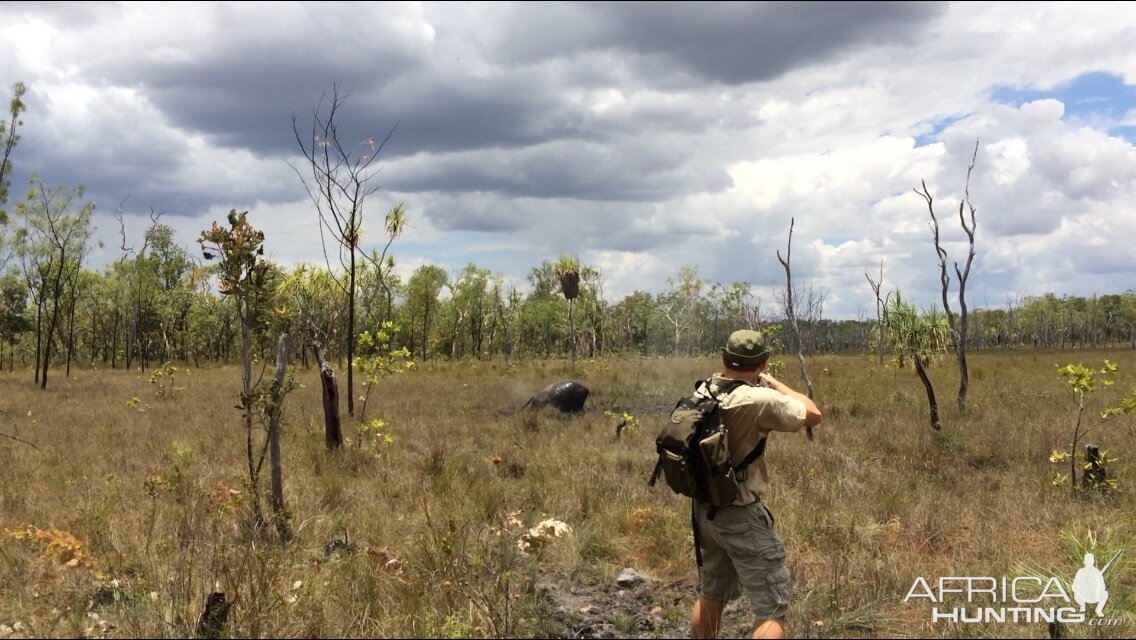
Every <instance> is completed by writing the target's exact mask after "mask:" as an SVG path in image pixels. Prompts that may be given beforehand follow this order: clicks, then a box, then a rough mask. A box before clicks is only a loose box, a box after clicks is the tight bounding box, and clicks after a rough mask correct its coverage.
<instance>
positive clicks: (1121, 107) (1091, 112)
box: [990, 71, 1136, 142]
mask: <svg viewBox="0 0 1136 640" xmlns="http://www.w3.org/2000/svg"><path fill="white" fill-rule="evenodd" d="M1045 98H1053V99H1055V100H1059V101H1060V102H1061V103H1062V104H1064V105H1065V116H1064V119H1065V120H1066V121H1075V122H1085V123H1087V124H1090V125H1093V126H1095V127H1097V128H1099V129H1102V130H1103V131H1105V132H1107V133H1108V134H1109V135H1114V136H1121V137H1124V138H1125V139H1127V140H1129V141H1132V142H1136V127H1132V126H1124V125H1121V124H1120V121H1121V120H1122V119H1123V118H1124V114H1126V113H1128V112H1129V111H1131V110H1133V109H1136V86H1133V85H1128V84H1124V80H1123V79H1121V77H1120V76H1118V75H1115V74H1112V73H1105V72H1101V71H1094V72H1091V73H1084V74H1081V75H1079V76H1077V77H1076V78H1074V79H1072V80H1070V81H1068V82H1065V83H1063V84H1059V85H1057V86H1055V87H1053V88H1052V89H1046V90H1036V89H1019V88H1017V87H1010V86H999V87H995V88H994V90H993V91H992V92H991V94H990V99H991V100H993V101H995V102H998V103H1001V104H1007V105H1011V106H1014V107H1020V106H1021V105H1023V104H1025V103H1027V102H1033V101H1034V100H1042V99H1045Z"/></svg>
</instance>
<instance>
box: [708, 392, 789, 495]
mask: <svg viewBox="0 0 1136 640" xmlns="http://www.w3.org/2000/svg"><path fill="white" fill-rule="evenodd" d="M728 382H730V379H729V378H725V377H723V376H722V375H721V374H718V373H715V374H714V376H713V377H712V378H711V380H710V386H711V388H712V389H713V390H714V392H715V393H717V392H718V391H719V388H721V387H724V386H725V385H726V384H727V383H728ZM719 406H721V407H722V410H723V412H722V419H723V421H724V422H725V423H726V429H727V430H728V431H729V434H730V439H729V444H730V458H731V459H733V462H734V465H735V466H736V465H738V464H739V463H741V461H742V460H743V459H744V458H745V457H746V455H747V454H748V453H749V452H750V451H752V450H753V448H754V447H755V446H757V443H758V442H759V441H760V440H761V439H762V438H763V437H765V436H768V435H769V434H770V433H772V432H774V431H785V432H788V433H794V432H797V431H800V430H801V428H802V427H804V426H805V414H806V408H805V403H803V402H801V401H800V400H798V399H796V398H794V397H792V396H789V395H785V394H783V393H781V392H780V391H777V390H776V389H770V388H768V387H755V386H752V385H749V384H745V385H742V386H740V387H737V388H736V389H734V390H733V391H731V392H730V394H729V395H728V396H725V397H723V398H722V399H721V404H720V405H719ZM766 444H768V443H766ZM742 474H743V475H744V476H745V480H744V481H743V482H740V483H739V484H740V485H741V487H740V488H741V490H740V491H739V492H738V497H737V498H736V499H735V500H734V504H737V505H747V504H749V503H751V502H753V501H754V500H760V499H761V495H762V493H764V492H765V490H766V489H767V488H768V487H769V472H768V471H767V470H766V468H765V456H764V455H762V456H761V457H760V458H758V459H757V460H755V461H754V462H753V463H752V464H750V465H749V467H748V468H746V469H745V470H743V472H742Z"/></svg>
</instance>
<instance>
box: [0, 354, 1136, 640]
mask: <svg viewBox="0 0 1136 640" xmlns="http://www.w3.org/2000/svg"><path fill="white" fill-rule="evenodd" d="M1106 357H1107V358H1109V359H1111V360H1113V361H1115V362H1117V363H1118V364H1119V366H1120V373H1119V376H1118V380H1119V381H1120V382H1121V388H1120V389H1107V390H1103V391H1102V392H1101V393H1100V395H1099V397H1098V398H1094V399H1093V400H1094V401H1100V402H1107V401H1108V400H1109V399H1112V398H1116V397H1119V395H1118V394H1120V393H1122V392H1123V391H1124V390H1126V389H1130V388H1131V387H1132V386H1133V385H1134V384H1136V353H1134V352H1132V351H1116V352H1048V353H1037V352H1010V353H976V354H972V355H971V356H970V369H971V389H970V396H969V398H970V410H969V411H968V413H966V414H965V415H959V414H957V413H956V412H955V410H954V408H953V407H954V402H953V395H954V393H955V390H956V389H957V372H956V370H955V369H954V367H953V365H952V363H951V362H950V361H946V360H945V361H944V362H942V363H940V364H939V365H937V366H935V367H933V368H932V369H931V370H930V374H931V376H932V379H933V381H934V382H935V388H936V391H937V393H938V394H939V404H940V406H941V407H949V408H948V409H946V410H945V411H944V414H943V416H942V417H943V423H944V427H943V430H942V431H941V432H933V431H932V430H931V429H930V428H929V419H928V415H927V403H926V398H925V396H924V393H923V388H922V385H921V384H920V382H919V380H918V378H917V377H916V375H915V373H914V372H913V371H911V370H909V369H881V368H879V367H877V366H876V365H875V363H874V361H873V360H872V358H870V357H859V356H851V355H849V356H816V357H813V358H810V359H809V362H808V365H809V370H810V373H811V375H812V377H813V381H814V385H815V387H816V399H817V401H818V404H819V405H820V406H821V409H822V411H823V412H824V413H825V421H824V422H823V424H822V425H821V426H820V427H818V428H817V429H816V432H817V437H816V440H815V441H814V442H811V443H810V442H808V441H807V440H806V438H805V437H804V434H803V433H802V434H776V435H774V436H773V437H772V438H771V441H770V445H769V448H768V450H767V454H766V455H767V457H768V465H769V468H770V471H771V474H772V475H773V488H772V490H771V493H770V495H768V496H767V502H768V503H769V505H770V507H771V509H772V511H773V513H774V514H775V516H776V518H777V527H778V530H779V532H780V533H781V535H782V537H783V538H784V539H785V542H786V545H787V548H788V552H789V557H788V560H787V562H788V564H789V567H790V570H791V571H792V572H793V575H794V583H795V601H794V606H793V609H792V613H791V615H790V618H789V621H788V626H789V628H788V631H789V633H790V634H792V635H795V636H812V637H848V636H860V637H960V636H973V637H1019V636H1042V635H1045V634H1046V629H1045V625H1044V624H1036V623H1034V624H1017V625H1015V624H1009V623H1006V624H984V625H981V624H980V625H966V624H952V623H946V622H938V623H932V622H931V621H930V615H929V608H930V607H929V605H928V604H927V603H926V602H925V601H924V602H919V601H912V602H908V603H904V602H903V598H904V596H905V595H906V594H907V593H908V590H909V589H910V588H911V586H912V583H913V581H914V580H915V579H916V578H917V577H924V578H925V579H927V580H928V581H931V582H933V581H935V580H937V579H938V577H940V576H1004V575H1005V576H1010V577H1013V576H1015V575H1024V573H1023V572H1029V571H1033V572H1040V574H1042V575H1054V576H1058V577H1062V578H1064V579H1065V580H1071V578H1072V576H1073V574H1074V573H1075V571H1076V569H1077V568H1079V567H1080V565H1081V555H1083V552H1084V550H1086V549H1089V548H1093V549H1097V550H1106V551H1111V550H1116V549H1125V551H1124V552H1123V553H1122V554H1121V556H1120V558H1119V559H1118V561H1117V563H1116V565H1114V568H1112V569H1110V570H1109V574H1108V584H1109V590H1110V602H1109V612H1110V615H1123V616H1125V621H1124V624H1123V625H1122V626H1119V627H1107V628H1105V627H1097V628H1090V627H1089V626H1088V625H1069V626H1068V627H1067V628H1066V629H1065V630H1064V633H1065V634H1066V635H1068V636H1074V637H1075V636H1083V637H1084V636H1087V637H1126V636H1130V635H1132V632H1133V630H1134V627H1133V626H1132V620H1133V617H1132V614H1133V612H1136V531H1134V526H1136V520H1134V518H1133V515H1132V514H1133V513H1134V510H1133V506H1134V499H1133V497H1132V495H1133V492H1134V491H1136V467H1133V466H1131V465H1132V462H1131V461H1132V460H1134V459H1136V458H1134V454H1136V450H1134V442H1133V433H1134V431H1136V426H1134V422H1136V420H1134V419H1133V418H1132V417H1124V418H1120V419H1117V420H1116V421H1114V422H1113V423H1110V424H1109V425H1108V426H1107V427H1106V428H1104V429H1102V430H1100V431H1099V432H1097V433H1095V434H1094V435H1093V438H1092V439H1093V440H1094V441H1095V442H1097V443H1099V444H1101V445H1102V446H1103V447H1104V448H1106V449H1107V450H1108V451H1109V453H1110V455H1111V456H1112V457H1115V458H1117V459H1118V462H1116V463H1113V465H1112V467H1111V468H1110V470H1109V472H1110V474H1112V476H1113V477H1116V478H1118V479H1119V480H1120V490H1119V491H1116V492H1112V493H1110V494H1108V495H1097V494H1095V493H1094V494H1088V495H1083V496H1079V497H1078V498H1076V499H1074V498H1072V497H1070V495H1069V491H1068V489H1067V488H1066V489H1062V488H1058V487H1055V486H1053V485H1052V484H1051V480H1052V478H1053V476H1054V474H1055V473H1056V472H1058V471H1061V469H1058V468H1057V466H1058V465H1054V464H1052V463H1050V462H1049V454H1050V452H1051V451H1052V450H1054V449H1060V448H1062V447H1065V446H1067V443H1068V441H1069V435H1070V433H1071V430H1072V424H1073V422H1072V421H1073V419H1074V416H1075V407H1074V405H1073V401H1072V397H1071V395H1070V393H1069V391H1068V389H1067V387H1066V386H1065V385H1064V383H1063V381H1062V380H1061V379H1060V378H1059V377H1058V376H1057V374H1056V368H1055V366H1054V365H1056V364H1065V363H1067V362H1075V361H1082V362H1084V363H1085V364H1096V363H1099V362H1101V361H1103V359H1104V358H1106ZM715 368H716V362H715V361H713V360H710V359H683V360H664V359H633V358H629V359H625V360H598V361H580V362H578V363H577V365H576V367H575V368H573V366H572V365H571V363H569V362H564V361H546V362H525V363H520V364H514V365H513V366H511V367H508V368H507V367H505V366H504V365H503V364H502V363H500V362H474V361H471V362H455V363H425V364H422V365H420V367H419V368H418V369H417V370H415V371H412V372H408V373H405V374H402V375H398V376H393V377H389V378H385V379H383V380H382V381H381V382H380V388H379V389H377V390H376V391H375V393H376V394H377V396H378V401H377V403H376V402H375V401H374V400H372V404H371V407H369V408H368V411H369V412H370V413H371V414H372V416H378V417H381V418H382V419H383V420H384V421H385V422H386V426H385V427H384V431H383V433H384V435H387V436H389V441H387V440H383V439H381V438H377V437H375V435H374V434H373V433H372V434H368V436H367V438H366V439H365V440H364V442H363V446H356V439H355V438H354V437H353V434H352V433H351V432H350V431H349V432H348V433H349V434H350V435H351V437H347V438H345V440H346V441H347V442H348V444H346V445H345V447H344V449H343V450H341V451H339V452H336V453H330V452H328V451H326V449H325V448H324V438H323V433H322V429H323V417H322V413H321V411H322V409H321V406H322V405H321V401H320V395H319V394H320V385H319V378H318V371H317V370H315V369H309V370H304V369H302V368H301V369H295V370H292V373H293V375H294V376H295V379H296V381H297V382H298V383H299V385H300V386H299V387H298V388H297V389H296V390H295V391H293V392H292V393H291V394H290V395H289V396H288V397H287V399H286V401H285V427H284V428H285V431H284V435H283V446H282V449H283V458H284V497H285V501H286V503H287V506H288V509H289V510H290V512H291V514H292V516H293V523H292V524H293V528H294V531H295V538H294V540H293V541H292V542H291V543H290V544H289V545H287V546H281V545H279V544H278V543H276V542H275V541H274V540H272V539H271V538H265V537H261V536H258V535H257V534H256V532H255V531H253V530H251V529H250V528H249V526H248V523H249V522H250V517H249V506H248V505H249V500H248V497H249V491H250V487H249V486H248V485H247V470H246V463H245V449H244V441H245V435H244V433H243V432H242V426H241V424H242V422H241V420H240V416H239V412H238V410H237V409H235V408H234V407H235V405H236V404H237V403H238V394H239V388H240V373H239V370H238V369H237V368H235V367H221V368H213V369H193V370H186V369H182V368H178V369H177V370H176V371H175V372H174V376H175V380H176V385H174V386H175V387H177V388H178V390H177V391H176V392H174V393H172V394H169V393H167V394H166V397H161V396H160V394H158V393H157V391H158V389H156V388H155V385H153V384H151V383H150V379H149V375H148V374H140V373H138V372H125V371H113V370H97V371H95V370H80V371H75V370H73V372H72V375H71V377H70V378H67V379H65V378H62V377H56V378H55V379H54V380H53V383H52V385H51V386H50V387H49V389H47V390H46V391H42V390H40V389H39V388H38V387H36V386H35V385H34V384H33V382H32V380H31V375H30V372H19V371H18V372H16V373H14V374H13V373H3V374H0V410H3V412H4V414H3V415H0V432H2V433H6V434H9V435H13V436H17V437H18V438H20V439H21V440H23V441H26V442H20V441H17V440H12V439H8V438H0V527H2V530H0V571H2V572H3V574H4V575H5V576H7V577H8V579H7V580H3V581H0V625H5V626H6V627H0V630H2V629H5V628H6V629H8V630H9V631H7V633H11V634H13V635H28V636H33V635H34V636H36V637H49V636H52V637H60V636H88V637H95V636H98V637H186V636H192V635H194V634H195V633H196V625H197V620H198V617H199V615H200V613H201V608H202V605H203V603H204V600H205V597H206V596H207V594H209V593H210V592H212V591H222V592H224V593H225V594H226V595H227V597H228V598H229V600H230V601H231V602H232V606H231V609H230V611H229V617H228V621H229V625H228V628H227V631H226V632H227V634H229V635H232V636H235V637H260V636H272V637H360V636H366V637H486V636H489V637H542V636H548V635H554V634H556V633H558V631H557V629H555V628H553V626H552V625H551V623H550V617H549V610H548V603H547V599H546V596H547V595H548V594H549V593H551V592H553V591H555V590H556V589H558V588H563V585H588V584H608V583H611V582H612V581H613V580H614V579H615V576H616V575H618V573H619V572H620V571H621V570H622V569H623V568H625V567H631V568H634V569H636V570H637V571H639V572H641V573H644V574H647V575H649V576H652V577H653V578H655V580H656V581H655V582H654V583H653V584H654V589H655V590H654V592H653V598H654V600H653V601H652V602H650V603H647V604H648V606H649V608H651V609H654V610H655V613H656V615H657V616H658V617H659V619H661V620H664V621H667V622H668V623H669V624H670V626H669V627H665V626H663V627H659V628H657V630H656V631H655V632H654V633H655V634H656V635H659V636H661V637H677V636H679V635H682V634H684V633H685V630H686V627H685V624H686V623H685V618H686V615H687V612H688V610H689V607H690V605H691V603H692V581H693V579H694V574H695V572H694V561H693V554H692V550H691V537H690V526H689V522H690V521H689V504H688V503H687V502H685V501H683V500H682V499H680V498H678V497H677V496H674V495H673V494H670V493H669V492H668V490H667V489H666V488H665V487H664V486H662V484H661V483H660V485H658V486H656V487H655V488H649V487H648V486H647V483H646V481H647V478H648V477H649V475H650V473H651V470H652V468H653V466H654V462H655V455H654V436H655V431H656V429H657V428H658V426H659V421H660V420H661V419H663V417H664V416H665V414H666V411H667V410H668V409H669V408H670V406H671V405H673V402H674V400H675V399H677V397H678V396H679V395H681V394H683V393H686V392H688V391H689V390H690V389H691V388H693V383H694V381H695V380H696V379H697V378H698V377H701V376H704V375H705V374H707V373H709V372H710V371H712V370H714V369H715ZM795 377H796V376H795V368H794V367H787V368H786V370H785V373H784V374H783V375H782V378H783V379H784V380H785V381H786V382H788V383H789V384H791V385H794V386H800V385H799V384H798V382H799V381H798V380H795ZM569 378H575V379H580V380H583V381H584V382H585V383H586V384H587V385H588V386H589V387H590V388H591V389H592V395H591V397H590V398H589V400H588V406H589V411H587V412H586V413H585V414H583V415H580V416H575V417H571V418H564V417H561V416H559V415H556V414H554V413H548V412H536V413H533V412H514V411H512V410H515V409H518V408H519V407H520V406H521V405H522V404H523V403H524V401H525V400H526V399H527V398H528V396H529V395H531V394H532V393H533V392H535V391H537V390H539V389H540V388H542V387H544V386H545V385H547V384H549V383H551V382H555V381H557V380H562V379H569ZM1125 381H1127V382H1125ZM605 410H607V411H605ZM622 412H628V413H630V414H632V415H633V416H635V417H636V418H638V425H637V426H635V427H634V428H631V429H625V430H624V431H623V432H622V434H621V437H619V438H618V439H617V438H616V437H615V426H616V424H617V423H618V422H619V417H618V416H619V414H620V413H622ZM369 417H370V416H369ZM258 435H259V434H258ZM27 443H30V444H27ZM33 445H34V446H33ZM262 490H266V487H264V486H262ZM546 519H555V520H558V521H562V522H564V523H566V524H568V525H569V526H570V527H571V533H569V534H568V535H566V536H563V537H559V538H553V537H540V536H528V535H526V533H527V532H528V531H529V530H530V529H531V528H533V527H535V526H536V525H537V524H538V523H540V522H541V521H544V520H546ZM522 543H527V544H522ZM522 547H524V548H522ZM1079 554H1081V555H1079ZM1101 555H1103V554H1102V553H1098V557H1100V556H1101ZM1108 555H1109V556H1111V553H1109V554H1108ZM558 585H559V586H558ZM735 611H736V613H737V615H736V616H735V618H732V619H736V620H739V621H740V620H744V618H745V613H744V608H741V609H736V610H735ZM644 613H646V612H644ZM617 623H618V625H619V628H624V629H628V628H630V627H631V626H633V621H631V620H617ZM739 624H740V622H739ZM733 631H734V630H733V629H728V630H727V632H728V633H732V632H733Z"/></svg>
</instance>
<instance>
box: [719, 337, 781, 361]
mask: <svg viewBox="0 0 1136 640" xmlns="http://www.w3.org/2000/svg"><path fill="white" fill-rule="evenodd" d="M769 353H770V351H769V347H767V346H765V337H764V336H762V335H761V332H760V331H754V330H753V329H739V330H738V331H735V332H733V333H731V334H730V338H729V339H728V340H726V346H725V348H724V349H722V355H723V356H725V358H726V359H727V360H729V361H730V363H731V364H743V365H754V364H761V363H762V362H765V361H766V360H767V359H768V358H769Z"/></svg>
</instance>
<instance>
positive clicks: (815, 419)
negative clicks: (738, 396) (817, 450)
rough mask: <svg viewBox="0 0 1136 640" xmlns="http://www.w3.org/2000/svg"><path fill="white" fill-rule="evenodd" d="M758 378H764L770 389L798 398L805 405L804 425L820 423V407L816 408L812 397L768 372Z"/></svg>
mask: <svg viewBox="0 0 1136 640" xmlns="http://www.w3.org/2000/svg"><path fill="white" fill-rule="evenodd" d="M759 378H761V379H762V380H764V381H765V383H766V384H767V385H769V388H770V389H773V390H774V391H780V392H781V393H783V394H785V395H787V396H789V397H791V398H796V399H797V400H800V401H801V402H802V403H803V404H804V405H805V426H806V427H811V426H813V425H816V424H820V419H821V414H820V409H819V408H817V406H816V403H815V402H813V399H812V398H810V397H808V396H807V395H805V394H803V393H801V392H800V391H796V390H794V389H792V388H791V387H789V385H787V384H785V383H784V382H781V381H780V380H778V379H776V378H774V377H773V376H771V375H769V374H768V373H762V374H761V375H760V376H759Z"/></svg>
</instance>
